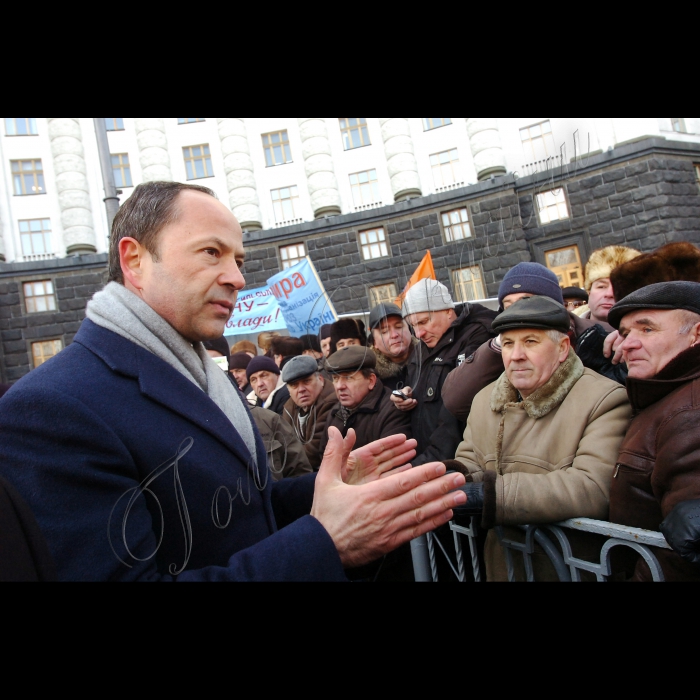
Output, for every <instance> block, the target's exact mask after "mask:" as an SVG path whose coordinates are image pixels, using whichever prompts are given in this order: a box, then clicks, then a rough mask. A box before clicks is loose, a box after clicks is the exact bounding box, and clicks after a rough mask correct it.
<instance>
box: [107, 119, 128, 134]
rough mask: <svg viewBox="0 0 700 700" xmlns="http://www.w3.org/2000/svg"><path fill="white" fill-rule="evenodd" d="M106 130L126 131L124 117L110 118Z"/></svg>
mask: <svg viewBox="0 0 700 700" xmlns="http://www.w3.org/2000/svg"><path fill="white" fill-rule="evenodd" d="M105 128H106V129H107V131H124V119H123V117H108V118H106V119H105Z"/></svg>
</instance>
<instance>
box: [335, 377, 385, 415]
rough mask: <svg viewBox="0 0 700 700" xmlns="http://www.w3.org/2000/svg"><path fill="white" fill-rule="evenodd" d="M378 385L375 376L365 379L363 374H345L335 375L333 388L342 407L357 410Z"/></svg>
mask: <svg viewBox="0 0 700 700" xmlns="http://www.w3.org/2000/svg"><path fill="white" fill-rule="evenodd" d="M376 383H377V376H376V375H375V374H372V375H370V376H369V377H365V376H364V375H363V374H362V372H343V373H342V374H334V375H333V388H334V389H335V395H336V396H337V397H338V401H339V402H340V404H341V406H345V408H357V407H358V406H359V405H360V403H361V402H362V400H363V399H364V398H365V396H367V394H369V392H370V391H372V389H374V385H375V384H376Z"/></svg>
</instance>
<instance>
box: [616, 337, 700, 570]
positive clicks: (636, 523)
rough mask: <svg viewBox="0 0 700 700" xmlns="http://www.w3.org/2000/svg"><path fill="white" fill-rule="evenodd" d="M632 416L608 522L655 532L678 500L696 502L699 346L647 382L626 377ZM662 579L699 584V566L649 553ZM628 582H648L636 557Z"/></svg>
mask: <svg viewBox="0 0 700 700" xmlns="http://www.w3.org/2000/svg"><path fill="white" fill-rule="evenodd" d="M627 393H628V395H629V398H630V402H631V403H632V407H633V409H634V410H635V413H636V415H635V417H634V418H633V420H632V423H631V425H630V427H629V430H628V431H627V435H626V436H625V439H624V441H623V442H622V445H621V447H620V455H619V457H618V463H617V465H616V467H615V472H614V473H613V479H612V487H611V490H610V520H611V521H612V522H615V523H620V524H622V525H630V526H632V527H641V528H643V529H645V530H658V529H659V525H660V524H661V521H662V520H663V519H664V518H665V517H666V516H667V515H668V514H669V513H670V512H671V510H673V507H674V506H675V505H677V504H678V503H680V502H681V501H688V500H693V499H696V498H700V459H699V458H698V456H699V455H700V346H699V347H695V348H690V349H688V350H686V351H685V352H682V353H681V354H680V355H678V356H677V357H676V358H674V359H673V360H671V362H669V364H668V365H666V367H664V368H663V369H662V370H661V372H659V373H658V374H657V375H656V376H655V377H654V378H653V379H646V380H641V379H628V381H627ZM654 554H656V556H657V558H658V560H659V563H660V564H661V568H662V569H663V571H664V577H665V578H666V580H667V581H700V568H698V567H696V566H693V565H692V564H690V563H688V562H686V561H685V560H683V559H682V558H681V557H680V556H679V555H678V554H676V553H675V552H673V551H671V550H666V549H664V550H660V549H654ZM633 578H634V579H635V580H651V574H650V572H649V568H648V567H647V565H646V564H645V563H644V561H643V560H642V559H641V558H640V559H638V561H637V562H636V566H635V568H634V575H633Z"/></svg>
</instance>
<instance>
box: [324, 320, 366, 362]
mask: <svg viewBox="0 0 700 700" xmlns="http://www.w3.org/2000/svg"><path fill="white" fill-rule="evenodd" d="M344 338H357V340H359V341H360V345H367V331H366V330H365V324H364V322H363V321H358V320H356V319H354V318H341V319H340V320H339V321H336V322H335V323H333V324H331V355H332V354H333V353H334V352H335V351H336V344H337V343H338V341H339V340H343V339H344Z"/></svg>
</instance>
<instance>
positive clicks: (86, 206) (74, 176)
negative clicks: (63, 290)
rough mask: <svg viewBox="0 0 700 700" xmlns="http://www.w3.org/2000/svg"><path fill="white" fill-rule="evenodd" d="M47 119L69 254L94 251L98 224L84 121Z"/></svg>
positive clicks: (65, 240) (62, 221)
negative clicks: (93, 209) (90, 180)
mask: <svg viewBox="0 0 700 700" xmlns="http://www.w3.org/2000/svg"><path fill="white" fill-rule="evenodd" d="M46 121H47V122H48V125H49V138H50V139H51V155H52V156H53V168H54V172H55V173H56V190H57V191H58V205H59V207H60V209H61V226H62V228H63V242H64V244H65V246H66V254H68V255H81V254H83V253H94V252H96V250H97V249H96V248H95V227H94V224H93V220H92V207H91V205H90V188H89V186H88V180H87V169H86V167H85V154H84V151H83V139H82V134H81V131H80V123H79V121H78V119H64V118H53V119H47V120H46Z"/></svg>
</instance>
